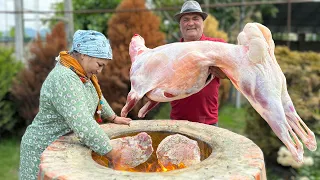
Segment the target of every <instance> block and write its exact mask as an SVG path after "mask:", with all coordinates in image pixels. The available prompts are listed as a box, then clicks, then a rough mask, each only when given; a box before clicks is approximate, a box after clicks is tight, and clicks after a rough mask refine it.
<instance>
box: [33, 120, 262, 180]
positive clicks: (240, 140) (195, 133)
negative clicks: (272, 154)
mask: <svg viewBox="0 0 320 180" xmlns="http://www.w3.org/2000/svg"><path fill="white" fill-rule="evenodd" d="M101 128H102V129H103V130H104V131H105V132H106V133H107V134H108V135H109V137H110V138H114V137H119V136H121V135H124V134H130V133H136V132H143V131H165V132H171V133H175V132H176V133H181V134H186V135H188V136H189V137H194V138H195V139H198V140H201V141H204V142H206V143H207V144H208V145H209V146H211V147H212V153H211V155H210V156H209V157H208V158H206V159H204V160H203V161H201V162H200V163H198V164H195V165H193V166H189V167H186V168H183V169H178V170H173V171H168V172H147V173H145V172H128V171H117V170H114V169H111V168H107V167H105V166H102V165H100V164H98V163H97V162H96V161H94V160H93V158H92V156H91V154H92V150H90V149H89V148H87V147H85V146H83V145H82V144H81V143H80V142H79V140H78V138H76V137H75V135H74V134H70V135H66V136H62V137H61V138H59V139H58V140H56V141H54V142H53V143H52V144H51V145H50V146H49V147H48V148H47V149H46V150H45V151H44V152H43V153H42V157H41V164H40V172H39V175H40V176H39V179H57V178H60V177H61V178H63V179H70V180H71V179H97V180H98V179H101V180H102V179H106V177H108V178H107V179H146V180H147V179H150V178H151V179H155V180H166V179H168V180H169V179H170V180H173V179H174V180H178V179H179V180H180V179H181V180H182V179H190V180H191V179H195V180H198V179H266V175H265V167H264V158H263V153H262V151H261V149H260V148H259V147H258V146H257V145H256V144H254V143H253V142H252V141H251V140H250V139H248V138H246V137H244V136H242V135H239V134H236V133H233V132H231V131H229V130H226V129H223V128H219V127H215V126H210V125H205V124H200V123H195V122H189V121H180V120H179V121H174V120H134V121H133V122H132V123H131V125H130V126H127V125H118V124H113V123H108V124H104V125H101Z"/></svg>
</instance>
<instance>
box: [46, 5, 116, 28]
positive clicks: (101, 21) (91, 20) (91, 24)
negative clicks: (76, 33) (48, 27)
mask: <svg viewBox="0 0 320 180" xmlns="http://www.w3.org/2000/svg"><path fill="white" fill-rule="evenodd" d="M120 2H121V0H108V1H106V0H86V1H83V0H73V1H72V6H73V10H74V11H77V10H96V9H115V8H116V7H117V5H118V4H119V3H120ZM54 9H55V10H56V11H63V10H64V3H63V2H60V3H57V4H55V5H54ZM111 16H112V13H91V14H73V19H74V28H75V29H84V30H87V29H90V30H96V31H99V32H103V33H105V32H107V29H108V24H107V23H106V22H107V21H108V20H109V19H110V17H111ZM57 17H58V19H59V17H60V18H61V17H63V14H61V13H60V14H55V17H54V18H57ZM54 23H55V21H52V22H51V24H54Z"/></svg>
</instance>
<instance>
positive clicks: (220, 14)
mask: <svg viewBox="0 0 320 180" xmlns="http://www.w3.org/2000/svg"><path fill="white" fill-rule="evenodd" d="M197 1H198V2H199V3H200V4H201V5H205V0H197ZM252 1H253V0H250V1H248V0H246V1H245V2H246V3H248V2H252ZM184 2H185V1H184V0H152V1H151V4H153V5H154V7H155V8H164V7H167V8H168V7H171V8H172V9H170V10H165V11H157V12H156V13H157V14H158V15H159V16H160V18H161V20H162V24H161V30H162V31H164V32H165V33H166V34H167V41H168V42H174V41H177V40H179V38H180V35H179V34H180V32H179V24H178V23H177V22H175V21H174V19H173V16H174V15H175V14H176V13H178V12H179V11H180V8H181V6H182V4H183V3H184ZM235 2H241V0H211V1H210V5H215V4H228V3H235ZM173 7H177V8H173ZM202 10H203V11H206V8H205V7H203V8H202ZM277 12H278V9H277V8H276V7H275V6H274V5H271V4H264V5H253V6H244V21H243V25H244V24H245V23H247V22H252V21H255V22H260V23H262V17H263V15H271V16H273V17H274V16H276V13H277ZM207 13H209V14H211V15H212V16H214V17H215V18H216V19H217V20H218V21H219V24H220V25H219V29H220V30H222V31H225V32H228V37H229V42H231V43H236V38H237V36H238V34H239V32H240V30H242V28H240V18H241V16H240V14H241V8H240V6H229V7H214V8H209V12H207Z"/></svg>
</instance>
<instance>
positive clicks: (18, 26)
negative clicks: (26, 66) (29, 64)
mask: <svg viewBox="0 0 320 180" xmlns="http://www.w3.org/2000/svg"><path fill="white" fill-rule="evenodd" d="M14 9H15V11H16V12H18V13H16V14H15V33H14V41H15V56H16V58H17V59H18V60H20V61H24V58H23V34H24V33H23V30H24V27H23V13H22V10H23V3H22V0H15V1H14Z"/></svg>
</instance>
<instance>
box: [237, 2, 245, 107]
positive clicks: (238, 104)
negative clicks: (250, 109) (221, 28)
mask: <svg viewBox="0 0 320 180" xmlns="http://www.w3.org/2000/svg"><path fill="white" fill-rule="evenodd" d="M241 3H242V5H241V7H240V24H239V28H240V32H241V31H242V28H243V20H244V6H243V3H244V0H241ZM236 108H241V94H240V92H239V91H236Z"/></svg>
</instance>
